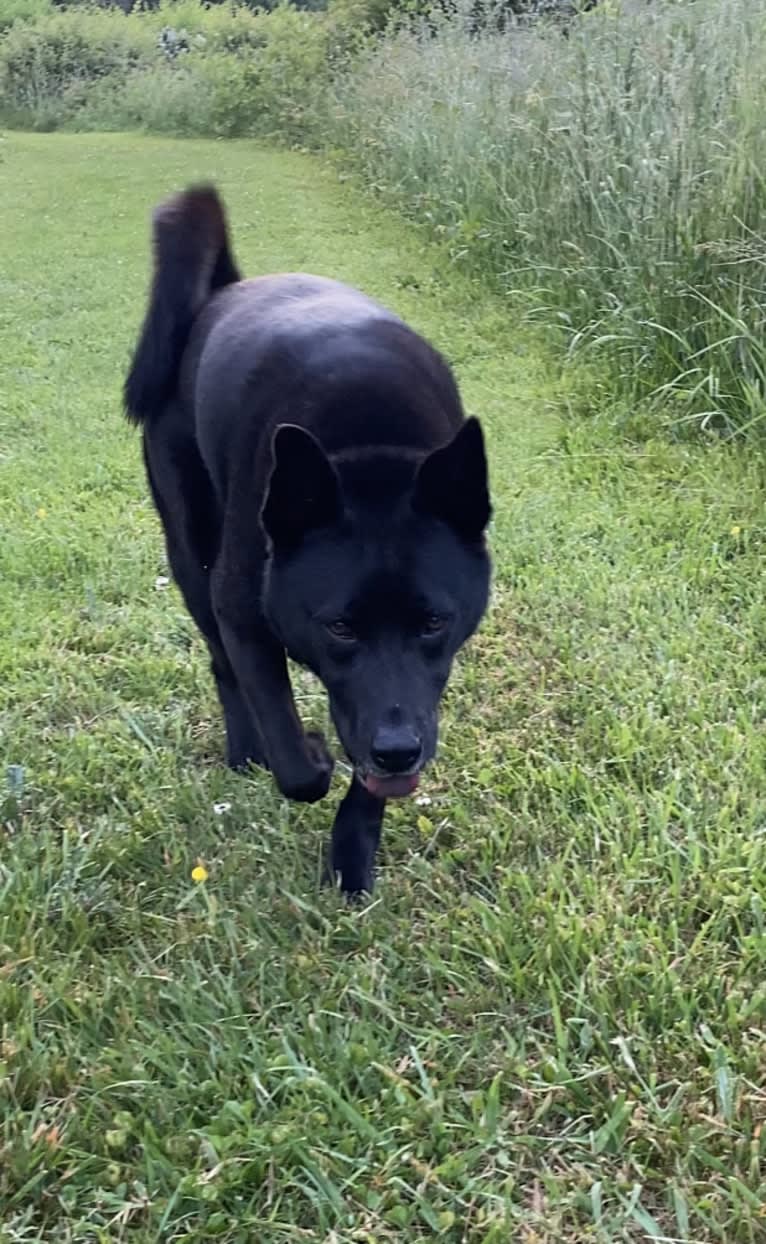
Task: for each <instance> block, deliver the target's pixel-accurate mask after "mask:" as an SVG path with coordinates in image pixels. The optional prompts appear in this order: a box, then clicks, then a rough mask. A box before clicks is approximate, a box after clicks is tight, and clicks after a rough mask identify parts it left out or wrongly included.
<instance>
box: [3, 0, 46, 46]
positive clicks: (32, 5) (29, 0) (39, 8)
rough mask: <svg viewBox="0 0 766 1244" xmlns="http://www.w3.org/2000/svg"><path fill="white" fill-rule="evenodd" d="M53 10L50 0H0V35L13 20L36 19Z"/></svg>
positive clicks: (9, 26) (26, 20) (7, 28)
mask: <svg viewBox="0 0 766 1244" xmlns="http://www.w3.org/2000/svg"><path fill="white" fill-rule="evenodd" d="M52 12H53V5H52V4H51V2H50V0H2V5H1V6H0V37H2V35H3V34H4V33H5V31H6V30H9V29H10V28H11V26H13V24H14V22H31V21H38V20H39V19H40V18H41V17H47V16H48V14H50V13H52Z"/></svg>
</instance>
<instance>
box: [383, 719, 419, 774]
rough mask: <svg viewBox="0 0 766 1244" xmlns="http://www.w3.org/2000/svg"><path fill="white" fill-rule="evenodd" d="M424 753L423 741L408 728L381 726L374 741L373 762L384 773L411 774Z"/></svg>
mask: <svg viewBox="0 0 766 1244" xmlns="http://www.w3.org/2000/svg"><path fill="white" fill-rule="evenodd" d="M422 752H423V744H422V742H421V740H420V739H419V738H418V736H417V735H416V734H415V732H414V730H411V729H410V728H409V727H408V726H397V727H396V728H393V727H391V726H381V727H380V729H379V730H378V731H377V732H376V734H375V738H374V739H373V741H372V752H371V755H372V762H373V764H374V765H375V766H376V767H377V768H378V769H381V770H382V771H383V772H384V773H409V772H410V770H412V769H414V768H415V766H416V765H417V763H418V761H419V760H420V757H421V754H422Z"/></svg>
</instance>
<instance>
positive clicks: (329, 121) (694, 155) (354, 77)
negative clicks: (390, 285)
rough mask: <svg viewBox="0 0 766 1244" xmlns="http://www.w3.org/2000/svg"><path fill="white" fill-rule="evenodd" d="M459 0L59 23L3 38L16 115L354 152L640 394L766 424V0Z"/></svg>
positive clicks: (392, 190) (44, 121)
mask: <svg viewBox="0 0 766 1244" xmlns="http://www.w3.org/2000/svg"><path fill="white" fill-rule="evenodd" d="M13 2H14V3H16V4H21V3H22V2H23V0H13ZM26 2H27V3H29V4H34V3H37V2H38V0H26ZM42 2H43V0H39V3H42ZM465 3H466V4H470V6H471V11H472V12H473V13H474V16H472V15H471V13H466V14H465V15H463V16H461V14H460V12H458V13H453V14H451V16H450V17H446V16H445V15H444V13H443V12H442V14H441V15H440V16H435V17H432V18H431V19H429V21H428V22H422V23H421V24H420V25H418V24H417V23H416V24H410V25H409V26H406V25H405V26H402V24H401V20H400V22H399V25H398V26H397V28H389V31H388V33H387V34H384V35H383V36H380V37H376V38H368V39H366V40H365V38H364V37H360V31H361V30H363V29H364V28H367V29H369V28H370V25H373V26H374V25H376V24H378V18H379V16H380V14H379V11H378V10H379V8H380V4H379V0H331V3H330V5H329V8H328V10H327V11H326V12H323V13H302V12H297V11H296V10H294V9H290V8H280V9H278V10H277V11H276V12H273V13H255V14H254V13H252V12H249V11H246V10H242V9H238V8H237V7H236V6H232V7H229V6H219V7H217V8H213V9H208V10H206V9H203V8H201V7H200V6H199V5H198V4H196V3H194V2H193V0H176V2H175V3H170V4H167V3H166V4H164V5H162V6H161V7H160V9H159V10H158V11H156V12H153V13H147V14H134V15H131V16H130V17H125V16H124V15H123V14H122V13H120V12H115V11H112V12H109V13H105V12H100V13H95V12H88V11H82V10H78V11H75V12H70V13H67V14H64V15H56V16H53V17H51V16H47V17H46V16H43V17H42V18H40V19H39V20H37V21H36V22H26V23H21V24H17V25H15V26H14V27H13V28H12V29H11V30H10V32H9V33H8V34H6V36H5V38H3V39H1V40H0V116H4V118H5V119H6V121H8V120H10V121H15V122H17V123H23V124H31V125H34V126H36V127H37V128H49V127H53V126H55V125H60V124H64V125H67V126H69V127H72V128H81V129H98V128H112V129H119V128H129V127H130V128H134V127H135V128H145V129H150V130H154V131H160V132H165V133H176V134H200V135H202V134H211V135H218V136H224V137H226V136H234V135H254V136H259V137H265V138H268V139H276V140H277V141H280V142H287V143H298V144H302V145H312V146H314V147H324V148H327V149H332V150H334V151H336V152H340V153H341V156H342V158H343V159H344V160H345V161H346V162H347V163H348V164H350V165H351V166H353V167H354V168H356V169H357V170H358V171H359V172H360V173H361V174H362V176H363V177H364V179H365V180H366V182H367V183H368V184H369V185H370V186H372V187H374V188H375V189H376V190H377V191H379V192H381V193H383V194H385V195H386V196H387V197H388V198H389V199H390V200H391V201H392V202H393V203H395V204H396V205H397V206H398V207H399V208H401V209H403V210H404V211H406V212H407V213H408V214H409V215H411V216H413V217H414V218H415V219H417V220H419V221H421V222H423V223H424V224H426V225H427V226H428V227H430V228H431V230H432V231H433V232H434V233H436V234H437V235H438V236H439V237H441V238H443V239H445V240H446V242H447V243H448V245H449V246H450V248H451V250H452V253H453V255H454V256H455V258H456V260H459V261H460V262H463V263H467V264H470V265H471V266H472V267H473V268H474V269H475V270H476V271H477V272H478V273H480V274H481V276H482V277H483V278H484V279H485V280H488V281H490V282H492V283H493V284H494V285H495V286H496V287H498V288H500V289H502V290H503V291H504V292H507V293H508V294H509V295H513V296H514V300H513V306H514V313H517V312H516V308H517V307H518V305H519V302H520V301H521V304H522V305H523V306H524V307H525V308H526V309H527V311H528V312H529V314H532V315H534V316H536V317H537V318H539V319H540V320H542V321H544V322H545V323H546V324H547V325H549V326H552V327H553V328H554V329H555V330H556V331H557V332H559V333H560V334H561V336H562V339H563V340H564V342H565V343H566V347H567V349H569V350H572V351H580V352H582V351H591V352H593V353H594V354H596V355H597V357H598V358H599V359H600V360H601V362H602V364H603V366H604V367H606V368H608V369H610V370H611V374H612V379H613V384H614V386H615V388H616V390H617V391H618V392H619V393H620V394H621V395H622V396H623V397H625V398H627V399H628V401H630V402H633V401H641V402H642V404H643V405H644V406H645V405H646V403H647V402H648V403H649V405H650V406H651V403H652V402H656V403H657V405H658V408H661V409H662V411H663V412H664V413H665V414H667V412H669V417H670V419H671V420H672V421H673V422H674V423H676V424H683V423H685V422H688V423H689V424H692V425H694V426H702V427H704V428H706V429H711V430H712V429H716V430H719V431H723V432H734V431H738V432H743V431H744V430H750V429H753V428H756V427H757V428H760V427H761V425H762V424H763V422H764V414H765V413H766V397H765V394H766V346H765V345H764V341H766V323H765V321H766V240H765V238H764V233H765V231H766V226H765V225H764V220H766V185H765V183H764V173H763V170H764V169H766V127H765V126H764V124H763V117H764V115H766V74H764V73H763V71H762V67H763V65H764V64H766V0H622V3H621V4H617V3H615V2H614V0H612V2H610V3H609V4H603V5H602V6H601V7H600V8H598V9H596V10H594V11H593V12H591V13H588V14H586V15H583V16H582V17H581V18H579V19H576V20H574V21H572V22H570V24H569V26H568V27H567V29H566V32H565V33H564V32H562V28H561V26H555V25H547V26H546V25H544V24H538V25H537V26H535V27H533V28H529V27H527V28H525V29H521V28H511V29H506V30H505V31H504V32H503V33H497V31H496V30H495V31H494V32H493V33H486V32H485V33H476V32H475V9H476V5H475V3H474V2H473V0H465ZM376 4H377V8H376V7H375V6H376ZM167 26H172V27H173V29H174V31H175V32H176V34H177V35H178V36H180V50H178V49H179V44H178V43H176V44H175V45H174V47H175V48H176V52H173V51H172V49H170V50H169V47H168V45H167V43H165V44H163V41H162V39H161V31H162V28H163V27H167ZM174 37H175V36H174ZM764 426H766V425H764Z"/></svg>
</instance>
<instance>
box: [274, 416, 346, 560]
mask: <svg viewBox="0 0 766 1244" xmlns="http://www.w3.org/2000/svg"><path fill="white" fill-rule="evenodd" d="M272 452H273V455H274V465H273V468H272V472H271V478H270V480H269V486H268V491H267V493H266V500H265V502H264V504H263V509H262V510H261V521H262V522H263V526H264V528H265V529H266V533H267V535H268V536H269V537H270V538H271V540H272V542H273V544H274V547H275V548H276V549H279V550H280V551H285V552H286V551H289V550H290V549H293V548H295V547H296V546H297V545H298V544H300V542H301V540H302V539H303V538H304V536H306V535H308V533H309V532H310V531H314V530H316V528H318V527H326V526H328V525H329V524H330V523H332V522H333V521H334V520H335V519H336V518H338V517H339V515H340V513H341V494H340V481H339V479H338V476H337V474H336V472H335V468H334V467H333V465H332V463H331V462H330V460H329V458H328V457H327V455H326V453H325V451H324V450H323V449H322V446H321V445H320V444H319V441H318V440H316V438H315V437H313V436H312V435H311V433H310V432H307V431H306V430H305V429H304V428H299V427H296V426H295V425H294V424H291V423H283V424H282V425H281V426H280V427H278V428H277V430H276V432H275V433H274V439H273V441H272Z"/></svg>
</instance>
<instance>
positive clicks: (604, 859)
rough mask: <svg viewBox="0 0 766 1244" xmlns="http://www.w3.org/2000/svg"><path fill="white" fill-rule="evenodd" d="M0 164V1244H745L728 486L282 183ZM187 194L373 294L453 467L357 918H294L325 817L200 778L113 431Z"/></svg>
mask: <svg viewBox="0 0 766 1244" xmlns="http://www.w3.org/2000/svg"><path fill="white" fill-rule="evenodd" d="M0 162H1V163H0V294H1V295H2V296H1V297H0V489H1V493H0V529H1V531H2V539H1V540H0V585H1V586H0V730H1V732H2V755H3V768H2V770H0V781H2V783H3V786H2V824H0V835H1V836H0V1241H2V1242H3V1244H10V1242H12V1241H13V1242H15V1241H32V1240H45V1241H56V1242H57V1244H58V1242H61V1244H64V1242H67V1241H82V1242H85V1241H88V1242H89V1244H90V1242H101V1241H119V1240H123V1239H124V1240H131V1241H138V1242H141V1244H143V1242H146V1244H148V1242H149V1241H171V1240H172V1241H181V1240H184V1241H209V1240H212V1239H221V1240H227V1241H232V1242H234V1241H236V1242H240V1241H241V1242H243V1244H247V1242H253V1244H255V1242H258V1244H262V1242H265V1244H271V1242H274V1244H281V1242H283V1241H304V1240H305V1241H317V1242H318V1244H351V1242H352V1241H355V1242H358V1241H363V1242H368V1244H373V1242H375V1244H379V1242H383V1241H413V1242H416V1241H427V1240H434V1239H441V1240H444V1241H448V1242H450V1244H452V1242H454V1244H458V1242H459V1241H470V1242H471V1244H501V1242H502V1244H508V1242H509V1241H513V1242H516V1241H519V1242H520V1244H532V1242H533V1241H534V1242H535V1244H542V1242H545V1244H565V1242H572V1241H599V1242H602V1244H611V1242H612V1241H628V1240H631V1241H633V1240H666V1241H668V1240H673V1241H684V1242H686V1244H690V1242H693V1241H725V1242H726V1244H735V1242H736V1244H739V1242H750V1244H756V1242H757V1241H759V1240H760V1241H762V1240H763V1239H764V1238H766V1217H765V1216H764V1206H765V1203H766V1200H765V1194H766V1183H765V1182H764V1175H763V1158H764V1151H765V1150H766V1131H762V1124H763V1120H764V1118H766V1090H765V1089H764V1084H765V1083H766V1043H765V1041H764V1027H765V1017H766V992H765V990H764V981H765V980H766V938H765V937H764V920H765V917H764V899H765V897H766V896H765V893H764V891H765V889H766V780H765V776H764V770H765V765H764V760H765V759H766V744H765V743H764V732H763V718H764V712H765V711H766V676H765V675H764V661H763V650H764V636H765V633H766V610H765V607H764V593H763V556H764V548H765V547H766V526H765V525H764V524H765V520H764V513H766V510H765V509H764V502H765V501H766V496H765V493H766V472H765V471H764V466H763V462H762V460H759V459H757V458H756V457H755V456H754V455H753V454H750V455H749V456H745V454H744V453H739V452H737V451H735V450H733V449H732V448H728V449H727V448H725V447H716V446H708V447H707V448H704V447H702V446H700V445H695V444H693V443H691V442H687V443H683V442H679V443H670V442H669V441H667V440H649V439H644V440H641V439H638V438H637V436H636V435H635V433H634V436H633V438H632V439H631V438H629V437H628V436H627V434H623V435H622V438H621V439H617V433H616V432H615V431H614V430H613V429H614V420H610V421H608V422H607V421H606V420H605V419H602V418H600V417H599V414H598V411H597V410H593V409H591V408H590V406H589V404H588V401H587V400H586V397H585V396H583V394H584V392H585V391H584V389H583V388H582V386H580V396H579V397H577V400H576V401H574V402H573V403H572V404H571V405H572V407H573V408H572V409H569V408H568V407H569V406H570V403H568V401H567V393H568V388H569V381H568V379H567V377H561V376H560V375H558V374H557V372H556V368H555V367H554V366H552V364H551V362H550V360H549V359H548V358H546V357H545V356H544V355H543V354H542V353H540V351H539V349H538V348H536V347H535V345H534V344H533V343H532V342H530V340H529V339H528V338H527V337H526V336H525V335H524V334H523V333H520V332H519V331H518V330H517V327H516V324H515V323H514V317H513V316H512V315H511V314H509V311H508V309H507V308H506V307H504V306H502V305H500V304H499V303H497V302H492V301H491V300H489V299H487V298H485V297H483V296H482V294H481V293H480V291H479V290H478V289H477V288H476V287H473V286H471V285H469V284H467V283H466V282H464V281H459V280H457V279H456V278H455V277H454V276H453V275H451V274H450V272H449V271H448V269H447V267H446V265H445V263H444V262H443V260H442V259H441V257H440V255H439V253H438V252H436V251H429V250H428V249H427V248H425V247H424V246H423V244H422V241H421V239H420V238H419V237H418V235H417V234H414V233H412V232H409V231H408V230H407V229H405V228H404V227H402V226H400V225H399V224H398V223H396V222H394V221H392V220H391V219H390V218H388V217H386V216H385V215H382V214H380V213H379V212H378V211H377V210H376V209H374V208H371V207H370V206H369V205H367V204H365V203H364V202H362V201H360V200H359V199H358V198H357V197H355V195H354V194H353V193H352V192H351V191H350V189H349V188H348V186H346V185H342V184H340V183H339V182H338V180H337V178H336V177H335V176H333V175H332V174H331V173H327V172H324V171H322V170H321V169H320V168H319V167H318V166H317V165H316V164H315V163H312V162H310V161H309V160H306V159H303V158H300V157H297V156H287V155H272V154H263V153H259V152H258V151H257V150H253V148H252V147H251V146H249V145H246V144H225V145H224V144H221V143H212V142H210V143H206V142H190V143H186V144H182V143H173V142H170V141H164V140H150V139H141V138H120V137H114V136H111V137H108V138H104V137H98V136H92V137H86V138H83V137H74V136H56V137H55V138H54V137H50V136H36V137H26V136H23V135H20V134H14V135H11V136H7V137H6V138H5V140H4V141H2V143H0ZM199 175H205V176H208V177H212V178H214V179H215V180H217V181H218V182H219V184H220V185H221V186H222V188H223V191H224V193H225V195H226V197H227V199H228V201H229V204H230V209H231V213H232V218H233V230H234V237H235V241H236V246H237V252H238V254H239V256H240V258H241V260H242V263H243V265H244V266H245V268H246V269H247V271H249V272H251V273H254V272H258V271H263V270H269V269H271V270H273V269H275V268H276V269H284V268H309V269H314V270H317V271H320V272H325V273H332V274H334V275H339V276H341V277H343V278H346V279H348V280H350V281H352V282H354V283H357V284H360V285H362V286H363V287H364V288H365V289H367V290H368V291H370V292H371V293H373V294H375V295H377V296H379V297H382V298H383V299H385V300H386V301H387V302H389V303H391V304H392V305H393V306H394V307H395V308H397V309H398V310H399V311H400V312H402V313H403V314H404V315H406V316H407V317H409V318H410V319H411V321H412V322H413V323H414V324H415V325H416V326H417V327H419V328H421V329H422V330H424V331H425V332H426V333H428V334H429V335H430V336H431V337H432V338H433V339H434V340H435V342H436V343H437V344H438V345H439V346H440V347H442V348H443V349H444V350H445V351H446V353H447V354H448V356H449V357H450V358H451V359H452V360H453V361H454V363H455V364H456V366H457V369H458V372H459V375H460V378H461V381H462V383H463V386H464V390H465V394H466V398H467V404H468V406H469V408H470V409H471V410H472V411H475V412H476V413H479V414H481V416H482V417H483V419H484V421H485V425H486V428H487V431H488V436H489V446H490V454H491V464H492V472H493V481H494V493H495V504H496V519H495V522H494V527H493V533H492V543H493V547H494V552H495V557H496V564H497V575H496V591H495V601H494V604H493V609H492V613H491V616H490V618H489V619H488V621H487V623H486V625H485V626H484V627H483V629H482V631H481V633H480V635H479V637H478V638H477V639H476V641H475V642H474V643H473V645H472V646H471V648H470V651H468V652H467V653H466V655H465V659H463V660H462V661H461V663H460V666H459V669H458V670H457V673H456V677H455V679H454V682H453V684H452V688H451V692H450V694H449V699H448V704H447V708H446V714H445V717H446V719H445V722H444V731H443V737H444V742H443V748H442V754H441V759H440V761H439V763H438V765H437V766H435V768H434V769H433V772H432V773H431V774H430V775H429V778H428V780H427V781H426V782H425V784H424V787H423V791H424V797H421V799H420V800H419V801H418V802H417V803H413V802H409V803H405V804H402V805H399V806H398V807H396V808H395V809H394V810H393V813H392V815H391V816H390V817H389V821H388V826H387V831H386V835H385V839H384V849H383V859H382V868H381V877H380V884H379V888H378V891H377V892H376V896H375V899H374V901H372V902H371V903H370V904H369V905H368V906H367V907H366V908H364V909H361V910H349V909H347V908H346V907H345V906H344V905H343V903H342V902H341V901H340V900H339V899H338V897H337V896H336V895H335V894H333V893H332V892H327V891H325V890H322V889H321V887H320V884H319V880H320V865H321V853H322V843H323V839H324V836H325V834H326V832H327V830H328V828H329V824H330V820H331V815H332V806H333V801H332V800H330V801H328V803H326V804H325V805H319V806H317V807H311V808H299V807H293V806H288V805H287V804H286V803H284V802H283V801H282V800H281V799H280V798H278V797H277V795H276V794H275V793H274V790H273V789H272V786H271V783H270V780H269V778H268V777H267V776H266V775H264V776H263V777H253V778H244V777H235V776H233V775H232V774H230V773H229V772H227V771H226V770H225V769H224V768H223V767H222V752H223V731H222V726H221V723H220V721H219V717H218V710H217V706H216V703H215V701H214V694H213V688H212V682H211V679H210V676H209V674H208V669H207V661H206V657H205V653H204V651H203V649H202V646H201V644H200V641H199V640H198V638H197V636H196V634H195V633H194V630H193V628H192V624H191V623H190V621H189V619H188V618H187V616H186V614H185V612H184V609H183V607H182V604H181V601H180V598H179V596H178V594H177V593H176V591H175V589H174V588H173V587H172V585H171V586H166V580H165V578H164V576H166V574H167V570H166V567H165V563H164V559H163V548H162V542H161V538H160V532H159V527H158V523H157V521H156V519H155V516H154V514H153V512H152V509H151V506H150V504H149V502H148V500H147V495H146V487H145V483H144V478H143V472H142V467H141V462H140V449H139V442H138V440H137V438H136V436H135V434H134V433H133V432H132V431H131V430H130V429H129V428H128V427H127V426H126V424H125V423H124V421H123V420H122V419H121V416H120V400H119V397H120V384H121V378H122V374H123V372H124V369H125V365H126V359H127V354H128V350H129V348H130V344H131V341H132V337H133V334H134V332H135V330H136V327H137V324H138V321H139V318H140V316H141V313H142V306H143V298H144V292H145V287H146V280H147V262H148V253H147V250H148V248H147V215H148V211H149V208H150V206H151V205H152V204H153V203H154V202H156V201H157V199H158V198H159V197H161V196H162V195H163V194H164V193H165V192H167V191H169V190H171V189H175V188H177V187H179V186H181V185H183V184H184V183H185V182H187V181H188V180H190V179H192V178H194V177H196V176H199ZM301 707H302V711H303V713H304V715H305V717H306V718H307V719H315V720H318V721H319V722H320V723H321V722H322V721H323V720H324V713H325V710H324V704H323V700H322V697H321V695H319V694H318V692H317V689H316V687H315V686H313V685H312V684H311V683H310V682H308V681H305V680H304V681H302V683H301ZM337 789H340V778H339V779H338V786H337ZM200 862H201V863H202V864H203V865H204V867H205V868H206V870H207V872H208V880H207V881H206V882H204V883H202V884H196V885H195V883H194V882H193V880H192V877H191V873H192V870H193V869H194V868H195V866H196V865H197V864H198V863H200Z"/></svg>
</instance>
